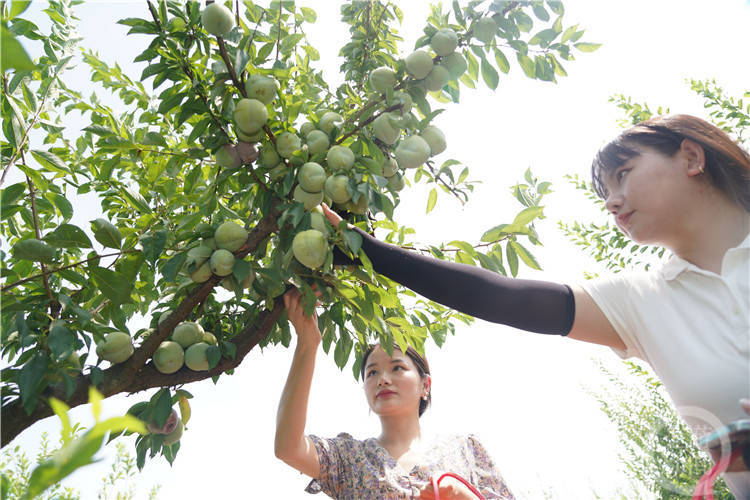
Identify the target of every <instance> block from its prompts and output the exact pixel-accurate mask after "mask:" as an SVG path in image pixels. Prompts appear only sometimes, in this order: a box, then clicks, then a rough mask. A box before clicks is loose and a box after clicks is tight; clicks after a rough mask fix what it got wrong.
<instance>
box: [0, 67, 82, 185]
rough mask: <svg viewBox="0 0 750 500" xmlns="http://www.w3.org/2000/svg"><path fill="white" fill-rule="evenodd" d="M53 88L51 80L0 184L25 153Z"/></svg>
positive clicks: (1, 183) (0, 179) (0, 178)
mask: <svg viewBox="0 0 750 500" xmlns="http://www.w3.org/2000/svg"><path fill="white" fill-rule="evenodd" d="M66 66H67V64H66V65H65V66H63V67H61V68H60V69H58V70H57V71H55V74H54V75H53V76H52V78H53V80H54V79H55V78H57V75H58V74H59V73H60V71H61V70H62V69H63V68H64V67H66ZM6 84H7V82H6ZM50 88H52V80H51V81H50V83H49V85H47V88H46V89H45V90H44V96H43V97H42V102H41V103H39V108H38V109H37V110H36V114H34V118H32V119H31V123H29V126H28V127H27V128H26V130H25V131H24V133H23V138H22V139H21V142H20V143H18V145H17V146H16V151H15V152H14V153H13V155H11V157H10V160H9V161H8V164H7V165H6V166H5V168H4V169H3V175H2V177H0V186H2V185H3V182H5V175H6V174H7V173H8V170H10V167H12V166H13V163H15V161H16V160H17V159H18V156H19V155H20V154H23V147H24V146H25V145H26V140H27V139H28V138H29V131H31V129H32V128H33V127H34V125H35V124H36V121H37V120H38V119H39V115H40V114H41V113H42V110H43V109H44V105H45V103H46V102H47V97H48V96H49V90H50ZM5 94H6V96H7V98H8V99H9V98H10V96H9V95H8V92H7V85H6V92H5Z"/></svg>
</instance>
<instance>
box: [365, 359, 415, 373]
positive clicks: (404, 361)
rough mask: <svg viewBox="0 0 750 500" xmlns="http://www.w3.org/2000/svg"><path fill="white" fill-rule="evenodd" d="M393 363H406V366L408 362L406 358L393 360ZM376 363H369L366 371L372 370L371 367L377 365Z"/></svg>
mask: <svg viewBox="0 0 750 500" xmlns="http://www.w3.org/2000/svg"><path fill="white" fill-rule="evenodd" d="M391 363H404V364H406V360H405V359H404V358H395V359H391ZM375 364H376V363H367V366H365V370H368V369H370V367H371V366H373V365H375Z"/></svg>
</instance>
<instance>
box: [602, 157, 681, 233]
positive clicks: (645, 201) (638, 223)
mask: <svg viewBox="0 0 750 500" xmlns="http://www.w3.org/2000/svg"><path fill="white" fill-rule="evenodd" d="M639 149H641V154H639V155H638V156H635V157H633V158H631V159H629V160H628V161H627V162H625V163H624V164H623V165H621V166H620V167H618V168H616V169H614V170H613V171H612V172H610V173H609V174H608V175H607V176H606V177H605V179H604V185H605V188H606V190H607V197H606V200H605V203H606V206H607V210H609V212H610V213H612V215H613V216H614V218H615V223H616V224H617V226H618V227H619V228H620V229H621V230H622V231H623V232H624V233H625V234H627V235H628V236H629V237H630V238H631V239H632V240H634V241H637V242H639V243H668V242H669V241H670V240H671V236H672V235H670V234H668V233H669V230H670V228H678V227H679V221H680V220H681V217H682V216H684V214H685V213H686V212H687V210H686V208H687V207H685V206H684V205H685V203H693V202H694V200H690V199H689V197H687V196H685V193H689V192H690V191H689V190H688V189H687V187H688V186H687V183H688V182H689V175H687V162H686V160H685V158H683V155H682V154H681V151H678V152H677V153H676V154H675V155H674V156H673V157H670V156H666V155H663V154H661V153H659V152H657V151H654V150H652V149H649V148H645V147H644V148H639Z"/></svg>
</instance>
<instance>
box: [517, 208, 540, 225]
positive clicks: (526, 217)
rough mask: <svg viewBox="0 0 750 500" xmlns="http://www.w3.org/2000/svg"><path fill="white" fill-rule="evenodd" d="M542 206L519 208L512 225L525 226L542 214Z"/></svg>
mask: <svg viewBox="0 0 750 500" xmlns="http://www.w3.org/2000/svg"><path fill="white" fill-rule="evenodd" d="M543 213H544V207H529V208H524V209H523V210H521V211H520V212H519V213H518V215H516V218H515V219H513V224H511V225H512V226H525V225H526V224H528V223H529V222H531V221H533V220H534V219H537V218H539V217H541V216H542V214H543Z"/></svg>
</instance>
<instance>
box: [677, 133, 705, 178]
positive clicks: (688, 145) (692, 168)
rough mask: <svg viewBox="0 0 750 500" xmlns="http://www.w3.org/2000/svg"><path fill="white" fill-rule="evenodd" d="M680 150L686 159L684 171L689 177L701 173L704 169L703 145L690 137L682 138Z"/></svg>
mask: <svg viewBox="0 0 750 500" xmlns="http://www.w3.org/2000/svg"><path fill="white" fill-rule="evenodd" d="M680 152H681V153H682V155H683V157H684V158H685V159H686V160H687V171H686V173H687V174H688V176H690V177H694V176H696V175H701V174H702V173H703V172H704V171H705V169H706V153H705V151H703V146H701V145H700V144H698V143H697V142H695V141H693V140H691V139H683V141H682V143H681V144H680Z"/></svg>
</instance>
